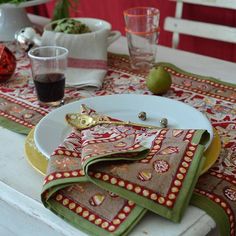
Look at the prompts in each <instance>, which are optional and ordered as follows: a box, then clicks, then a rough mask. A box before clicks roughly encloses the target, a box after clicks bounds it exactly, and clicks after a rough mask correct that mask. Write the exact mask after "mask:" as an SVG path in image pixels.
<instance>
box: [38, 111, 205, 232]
mask: <svg viewBox="0 0 236 236" xmlns="http://www.w3.org/2000/svg"><path fill="white" fill-rule="evenodd" d="M83 113H87V114H89V115H90V116H97V115H98V114H97V113H96V112H95V111H92V110H89V109H86V110H84V111H83ZM106 119H107V117H106ZM205 134H207V133H206V131H205V130H178V129H148V128H143V127H137V126H130V125H113V124H101V125H96V126H94V127H91V128H88V129H85V130H82V131H76V130H74V131H73V132H72V133H71V134H70V135H69V136H68V137H67V138H66V140H65V142H64V143H63V144H62V145H60V146H59V147H58V148H57V149H56V150H55V151H54V153H53V154H52V156H51V158H50V162H49V168H48V174H47V177H46V178H45V184H44V187H43V193H42V201H43V203H44V204H45V206H46V207H48V208H50V209H51V210H52V211H53V212H55V213H56V214H58V215H59V216H61V217H63V218H64V219H66V220H67V221H69V222H70V223H71V224H73V225H75V226H76V227H78V228H80V229H82V230H84V231H86V232H89V233H91V234H93V235H94V234H96V235H104V234H105V232H106V233H107V232H111V233H112V234H114V235H125V234H126V233H128V232H129V230H131V228H132V227H133V226H135V224H136V223H137V221H138V220H139V219H141V217H142V216H143V214H144V213H145V212H146V210H150V211H153V212H155V213H156V214H159V215H161V216H163V217H165V218H167V219H170V220H172V221H175V222H178V221H180V219H181V217H182V215H183V213H184V210H185V208H186V207H187V205H188V203H189V200H190V198H191V196H192V192H193V188H194V186H195V184H196V182H197V179H198V176H199V173H200V171H201V168H202V165H203V163H204V158H203V156H202V154H203V151H204V145H202V143H204V142H205V141H206V138H205ZM203 140H204V141H203Z"/></svg>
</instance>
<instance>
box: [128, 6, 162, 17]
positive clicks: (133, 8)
mask: <svg viewBox="0 0 236 236" xmlns="http://www.w3.org/2000/svg"><path fill="white" fill-rule="evenodd" d="M135 9H153V10H155V12H153V13H151V14H134V13H129V11H131V10H135ZM159 14H160V10H159V9H158V8H155V7H132V8H128V9H126V10H124V15H125V16H129V17H144V16H155V15H159Z"/></svg>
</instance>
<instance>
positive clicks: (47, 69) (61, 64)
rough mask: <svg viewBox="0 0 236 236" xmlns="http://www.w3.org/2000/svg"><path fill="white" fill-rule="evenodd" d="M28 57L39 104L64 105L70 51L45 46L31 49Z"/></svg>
mask: <svg viewBox="0 0 236 236" xmlns="http://www.w3.org/2000/svg"><path fill="white" fill-rule="evenodd" d="M28 55H29V58H30V62H31V70H32V75H33V81H34V85H35V89H36V93H37V97H38V100H39V102H40V103H41V104H42V105H48V106H58V105H60V104H62V103H63V98H64V91H65V79H66V78H65V72H66V69H67V57H68V50H67V49H66V48H64V47H59V46H43V47H37V48H34V49H31V50H30V51H29V53H28Z"/></svg>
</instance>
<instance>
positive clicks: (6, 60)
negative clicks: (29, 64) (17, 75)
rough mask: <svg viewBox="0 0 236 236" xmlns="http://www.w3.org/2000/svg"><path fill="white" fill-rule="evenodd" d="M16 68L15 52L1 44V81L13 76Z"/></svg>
mask: <svg viewBox="0 0 236 236" xmlns="http://www.w3.org/2000/svg"><path fill="white" fill-rule="evenodd" d="M15 69H16V58H15V56H14V54H13V53H12V52H11V51H10V50H9V49H8V48H7V47H6V46H5V45H3V44H0V82H4V81H6V80H8V79H10V78H11V76H12V75H13V73H14V71H15Z"/></svg>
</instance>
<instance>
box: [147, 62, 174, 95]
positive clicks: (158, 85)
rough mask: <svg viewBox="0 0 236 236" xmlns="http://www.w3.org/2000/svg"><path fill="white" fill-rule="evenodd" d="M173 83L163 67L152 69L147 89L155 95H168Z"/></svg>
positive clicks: (148, 77)
mask: <svg viewBox="0 0 236 236" xmlns="http://www.w3.org/2000/svg"><path fill="white" fill-rule="evenodd" d="M171 83H172V80H171V75H170V74H169V73H168V72H167V71H166V70H165V69H164V68H163V67H162V66H158V67H157V68H152V69H151V70H150V72H149V74H148V76H147V79H146V85H147V88H148V89H149V90H150V91H151V92H152V93H154V94H164V93H166V92H167V91H168V90H169V88H170V86H171Z"/></svg>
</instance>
